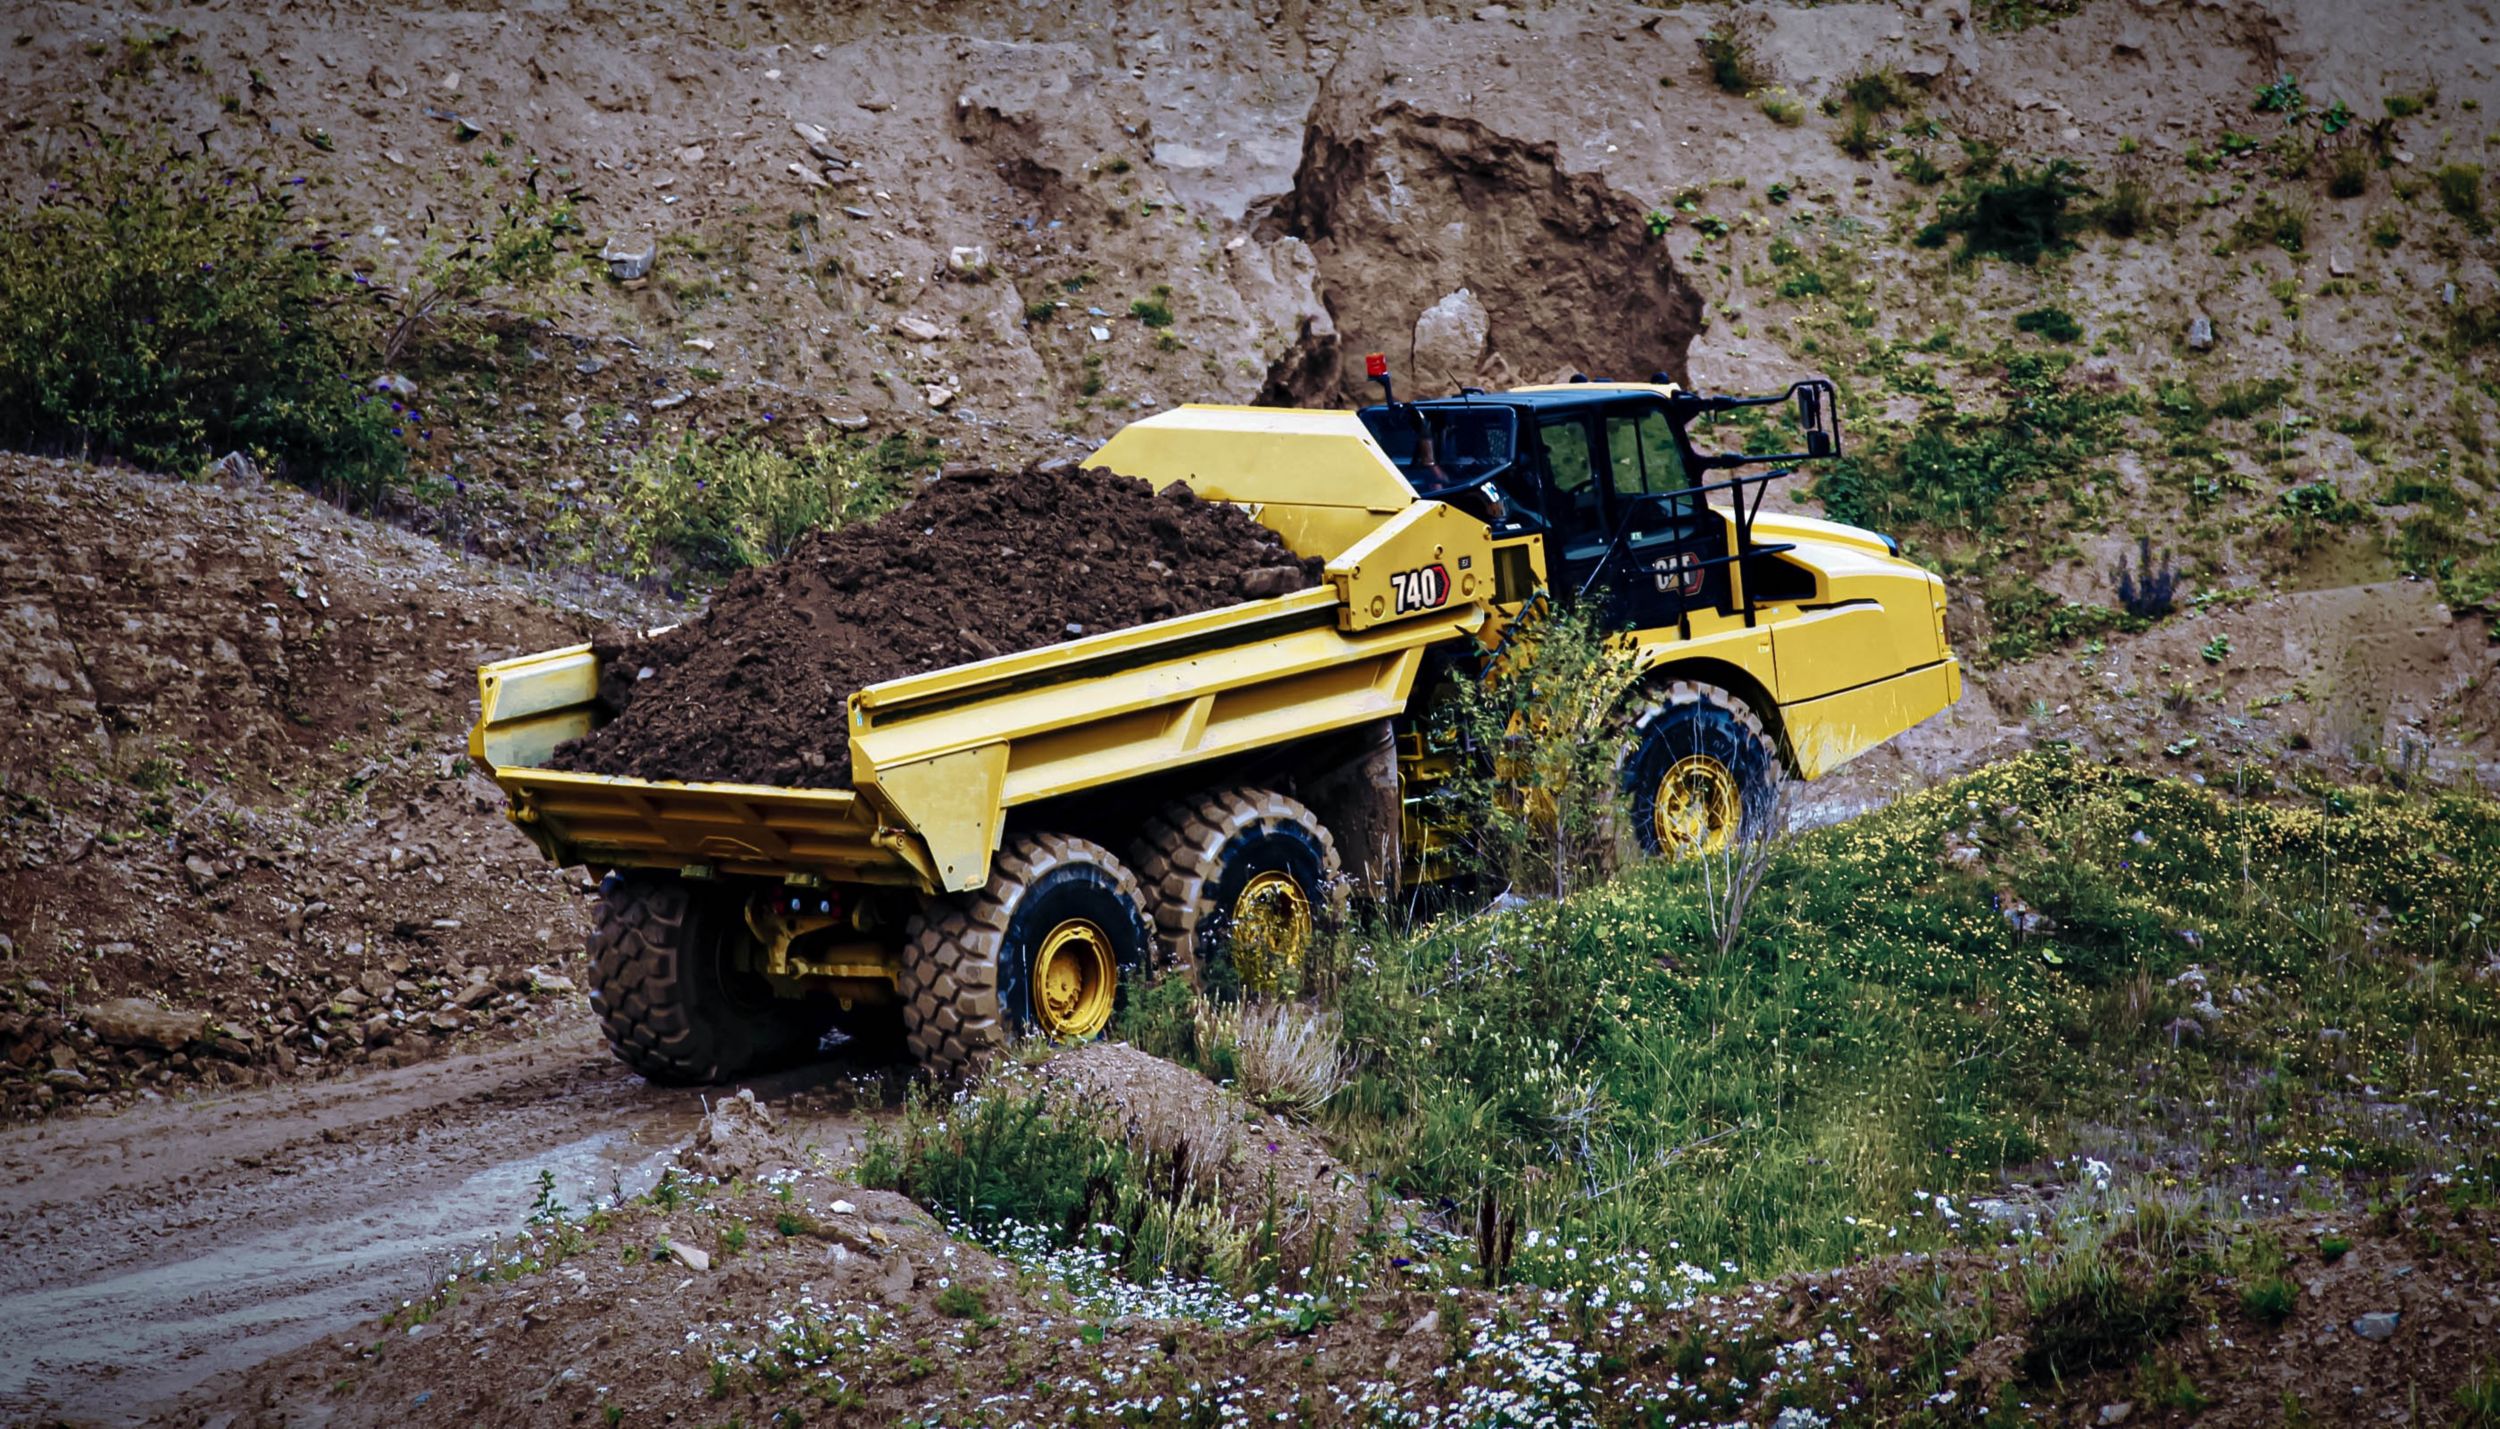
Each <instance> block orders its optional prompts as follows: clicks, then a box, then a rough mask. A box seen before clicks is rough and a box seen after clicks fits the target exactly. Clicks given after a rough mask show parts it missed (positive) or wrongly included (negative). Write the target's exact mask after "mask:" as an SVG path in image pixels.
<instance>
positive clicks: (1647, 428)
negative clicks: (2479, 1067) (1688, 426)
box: [1640, 407, 1691, 492]
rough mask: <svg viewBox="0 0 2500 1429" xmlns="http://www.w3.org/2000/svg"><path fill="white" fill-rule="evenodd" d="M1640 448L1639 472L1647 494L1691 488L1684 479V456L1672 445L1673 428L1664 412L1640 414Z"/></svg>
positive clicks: (1653, 411)
mask: <svg viewBox="0 0 2500 1429" xmlns="http://www.w3.org/2000/svg"><path fill="white" fill-rule="evenodd" d="M1640 444H1641V470H1642V472H1643V473H1644V476H1643V479H1644V480H1645V481H1646V482H1647V483H1648V486H1649V490H1651V491H1653V492H1668V491H1682V490H1683V489H1684V488H1685V487H1686V486H1688V485H1690V484H1691V483H1690V480H1689V479H1688V478H1687V477H1686V476H1685V475H1684V453H1683V451H1682V449H1681V448H1679V447H1677V446H1676V444H1675V426H1674V424H1673V423H1670V422H1669V421H1668V420H1667V414H1666V413H1665V412H1662V411H1660V410H1659V409H1657V408H1655V407H1652V408H1650V409H1649V410H1648V411H1646V412H1643V413H1641V421H1640Z"/></svg>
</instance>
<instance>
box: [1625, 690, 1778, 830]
mask: <svg viewBox="0 0 2500 1429" xmlns="http://www.w3.org/2000/svg"><path fill="white" fill-rule="evenodd" d="M1785 777H1786V771H1785V770H1784V769H1783V768H1782V766H1781V764H1780V757H1779V747H1778V746H1777V745H1776V744H1774V743H1772V741H1771V736H1770V733H1769V732H1768V731H1767V730H1765V729H1764V728H1763V727H1762V719H1761V717H1760V716H1759V715H1756V714H1755V713H1754V711H1753V707H1752V706H1751V705H1749V704H1747V703H1745V701H1744V700H1742V699H1741V698H1739V697H1737V696H1736V695H1733V694H1730V693H1729V692H1728V691H1726V690H1723V689H1720V688H1719V687H1718V686H1716V685H1705V684H1700V683H1697V682H1695V681H1690V680H1678V681H1676V682H1675V683H1674V684H1672V685H1669V686H1667V688H1666V689H1665V690H1663V691H1661V692H1659V693H1658V694H1657V695H1656V696H1655V698H1653V699H1652V700H1651V701H1650V702H1649V703H1647V704H1646V705H1644V706H1643V707H1642V708H1641V709H1640V710H1639V711H1638V712H1637V713H1636V714H1635V715H1634V716H1633V718H1632V748H1631V752H1630V753H1629V754H1627V755H1626V756H1625V757H1624V761H1623V795H1624V800H1625V803H1626V804H1627V805H1628V807H1629V812H1630V816H1631V822H1632V836H1633V838H1634V839H1635V840H1636V841H1638V843H1639V844H1640V847H1641V850H1642V851H1643V852H1645V853H1650V854H1656V855H1660V856H1663V857H1667V858H1684V857H1688V856H1690V855H1692V854H1697V853H1718V852H1721V851H1722V850H1724V849H1726V848H1727V847H1728V846H1729V845H1730V844H1732V843H1735V842H1738V841H1741V840H1747V839H1757V838H1761V837H1763V836H1764V835H1766V834H1768V833H1770V832H1771V823H1772V819H1773V817H1774V814H1775V811H1776V808H1777V805H1778V802H1779V789H1780V784H1781V782H1782V781H1783V779H1784V778H1785Z"/></svg>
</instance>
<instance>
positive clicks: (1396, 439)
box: [1358, 381, 1882, 633]
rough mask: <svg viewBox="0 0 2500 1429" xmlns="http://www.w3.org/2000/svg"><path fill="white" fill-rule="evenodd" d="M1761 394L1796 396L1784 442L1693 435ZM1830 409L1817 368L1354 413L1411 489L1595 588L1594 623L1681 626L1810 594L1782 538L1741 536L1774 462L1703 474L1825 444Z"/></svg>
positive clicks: (1812, 452) (1530, 392) (1556, 578)
mask: <svg viewBox="0 0 2500 1429" xmlns="http://www.w3.org/2000/svg"><path fill="white" fill-rule="evenodd" d="M1771 402H1780V403H1794V404H1795V405H1796V407H1797V410H1798V425H1799V428H1800V430H1801V431H1802V432H1803V434H1804V438H1803V441H1802V442H1801V444H1800V448H1799V449H1798V450H1796V451H1782V452H1772V453H1763V454H1750V453H1736V454H1730V453H1724V452H1718V451H1712V450H1702V449H1697V448H1696V446H1695V445H1694V441H1693V437H1692V435H1691V427H1692V423H1693V421H1694V420H1695V419H1696V418H1697V417H1702V416H1706V415H1713V414H1716V413H1720V412H1725V411H1730V410H1736V409H1739V408H1742V407H1748V406H1762V405H1768V404H1769V403H1771ZM1833 410H1834V409H1833V403H1832V393H1831V389H1830V384H1829V383H1827V382H1820V381H1817V382H1808V383H1800V384H1798V385H1797V386H1796V387H1795V388H1792V389H1791V390H1790V392H1789V393H1788V394H1785V395H1784V396H1782V397H1779V398H1770V399H1761V398H1711V397H1697V396H1695V395H1693V394H1691V393H1687V392H1684V391H1682V390H1681V389H1679V388H1675V387H1672V386H1667V385H1662V384H1647V383H1643V384H1630V383H1596V382H1574V383H1568V384H1558V385H1554V386H1547V387H1530V388H1523V389H1520V390H1517V391H1514V392H1508V393H1503V394H1500V395H1493V394H1487V393H1480V392H1468V393H1464V394H1462V395H1460V396H1457V397H1449V398H1438V399H1434V400H1431V401H1423V402H1384V403H1380V404H1377V405H1374V406H1370V407H1366V408H1363V409H1362V410H1361V412H1360V413H1359V414H1358V415H1359V416H1360V417H1361V419H1362V422H1363V425H1364V428H1365V429H1366V430H1367V431H1369V432H1370V433H1371V435H1372V438H1373V440H1375V441H1377V442H1378V443H1379V444H1380V447H1381V450H1382V452H1383V454H1384V455H1386V456H1387V457H1388V459H1389V461H1390V462H1391V463H1392V464H1393V465H1395V466H1396V467H1397V468H1398V470H1399V472H1400V474H1401V475H1403V476H1404V477H1405V478H1406V479H1407V482H1408V484H1409V485H1410V486H1412V487H1413V488H1414V490H1415V493H1416V495H1417V496H1419V497H1422V498H1424V499H1427V500H1437V501H1444V502H1448V503H1450V504H1452V505H1455V506H1458V507H1459V508H1460V509H1462V510H1465V511H1468V512H1469V513H1470V514H1473V515H1475V516H1477V517H1479V518H1480V519H1482V520H1484V521H1486V522H1487V524H1488V525H1489V526H1490V528H1491V531H1492V534H1493V536H1494V538H1495V540H1496V541H1497V542H1500V541H1505V540H1517V539H1520V538H1524V537H1535V538H1537V544H1538V546H1539V549H1540V554H1541V556H1542V564H1543V566H1544V568H1545V573H1546V577H1547V584H1548V588H1549V589H1550V591H1551V592H1552V594H1553V595H1554V597H1555V598H1556V599H1558V600H1565V601H1576V600H1579V599H1583V598H1594V599H1599V600H1602V601H1604V602H1605V605H1606V610H1607V623H1608V624H1610V625H1613V626H1615V627H1617V628H1620V629H1626V630H1640V629H1657V628H1667V627H1674V628H1677V629H1679V630H1687V633H1689V630H1688V627H1689V622H1690V619H1691V617H1692V616H1693V615H1694V614H1695V613H1697V612H1715V613H1720V614H1731V613H1737V612H1739V611H1740V610H1745V609H1750V608H1751V606H1752V605H1753V603H1754V602H1757V601H1762V602H1771V601H1796V600H1799V599H1808V598H1811V597H1812V595H1813V594H1814V589H1815V583H1814V578H1813V574H1812V572H1811V571H1809V570H1807V569H1805V568H1804V567H1801V566H1799V565H1797V564H1795V563H1794V562H1791V561H1785V560H1781V559H1779V557H1780V556H1781V555H1782V554H1784V553H1786V552H1788V551H1792V550H1794V549H1795V547H1794V545H1793V544H1788V543H1776V542H1775V543H1769V544H1764V543H1759V542H1757V541H1756V540H1755V539H1754V530H1753V525H1754V517H1755V515H1756V514H1757V512H1756V510H1755V508H1757V507H1758V506H1759V504H1760V500H1761V493H1762V490H1763V488H1764V487H1765V486H1766V485H1767V484H1768V483H1769V482H1770V481H1772V480H1775V479H1777V478H1778V477H1781V476H1785V475H1787V474H1788V471H1787V470H1786V469H1780V470H1774V471H1771V472H1769V473H1768V474H1766V475H1757V476H1750V477H1748V476H1738V477H1735V478H1733V479H1730V480H1727V481H1720V482H1713V481H1711V480H1710V479H1709V478H1710V476H1711V475H1712V474H1713V473H1715V472H1718V471H1722V470H1729V469H1734V468H1740V467H1743V466H1749V465H1765V464H1772V463H1791V464H1793V463H1794V462H1797V461H1809V460H1819V459H1822V458H1824V457H1827V456H1836V455H1838V453H1839V448H1840V443H1839V434H1838V429H1837V426H1836V424H1835V423H1834V422H1833V421H1832V417H1831V414H1832V412H1833ZM1749 489H1750V494H1751V500H1750V501H1748V500H1747V495H1748V491H1749ZM1713 496H1719V497H1720V498H1721V500H1720V501H1717V502H1714V501H1713V500H1712V499H1711V498H1712V497H1713ZM1877 539H1878V540H1881V539H1882V538H1880V537H1879V538H1877Z"/></svg>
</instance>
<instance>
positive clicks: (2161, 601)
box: [2109, 536, 2179, 620]
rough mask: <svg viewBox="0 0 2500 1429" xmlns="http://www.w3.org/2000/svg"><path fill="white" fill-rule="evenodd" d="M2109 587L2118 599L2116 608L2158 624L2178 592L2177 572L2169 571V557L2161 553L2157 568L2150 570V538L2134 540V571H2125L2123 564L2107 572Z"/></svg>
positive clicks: (2151, 559)
mask: <svg viewBox="0 0 2500 1429" xmlns="http://www.w3.org/2000/svg"><path fill="white" fill-rule="evenodd" d="M2109 578H2110V583H2111V585H2112V587H2113V588H2114V591H2115V594H2116V595H2117V597H2118V608H2119V609H2121V610H2123V611H2125V612H2126V613H2127V614H2129V615H2131V616H2133V617H2135V618H2136V619H2138V620H2159V619H2161V618H2162V617H2163V616H2165V615H2168V614H2169V613H2170V612H2171V610H2172V608H2173V606H2174V603H2175V599H2176V596H2177V594H2178V589H2179V575H2178V572H2176V571H2174V570H2172V569H2171V566H2170V554H2169V553H2168V552H2166V551H2165V552H2163V553H2162V558H2161V568H2160V569H2159V570H2155V569H2154V568H2153V538H2152V537H2150V536H2138V537H2136V538H2135V568H2134V569H2133V570H2129V569H2128V568H2127V563H2126V562H2125V561H2123V560H2122V561H2120V562H2119V563H2118V564H2117V565H2115V566H2113V567H2111V568H2110V573H2109Z"/></svg>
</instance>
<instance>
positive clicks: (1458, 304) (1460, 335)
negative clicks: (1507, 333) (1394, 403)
mask: <svg viewBox="0 0 2500 1429" xmlns="http://www.w3.org/2000/svg"><path fill="white" fill-rule="evenodd" d="M1491 333H1492V320H1491V319H1490V318H1489V317H1487V316H1486V314H1485V311H1484V304H1482V303H1480V302H1478V301H1476V295H1475V293H1474V292H1472V291H1470V290H1469V289H1466V288H1461V289H1459V290H1458V291H1456V292H1454V293H1450V294H1448V295H1446V296H1444V297H1443V298H1442V299H1441V301H1439V302H1437V303H1434V304H1433V305H1432V306H1431V307H1429V308H1426V309H1424V315H1423V316H1422V317H1420V318H1417V319H1416V320H1415V347H1414V354H1413V362H1412V363H1411V368H1412V376H1411V377H1410V379H1409V380H1410V381H1412V382H1413V383H1414V384H1415V387H1416V391H1417V394H1418V395H1423V394H1427V393H1440V392H1445V391H1454V390H1456V389H1457V388H1460V387H1463V386H1466V385H1468V384H1469V383H1472V382H1474V381H1475V380H1476V368H1477V366H1478V364H1479V363H1481V362H1482V361H1483V359H1484V345H1485V340H1486V338H1487V337H1489V336H1490V335H1491Z"/></svg>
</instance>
